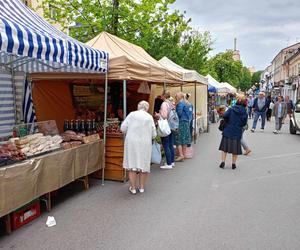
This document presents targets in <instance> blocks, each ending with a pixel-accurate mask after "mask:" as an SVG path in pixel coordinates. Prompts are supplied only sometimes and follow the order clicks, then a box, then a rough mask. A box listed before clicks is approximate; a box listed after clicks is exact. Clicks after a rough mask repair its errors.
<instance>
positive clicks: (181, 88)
mask: <svg viewBox="0 0 300 250" xmlns="http://www.w3.org/2000/svg"><path fill="white" fill-rule="evenodd" d="M180 91H181V92H182V84H180Z"/></svg>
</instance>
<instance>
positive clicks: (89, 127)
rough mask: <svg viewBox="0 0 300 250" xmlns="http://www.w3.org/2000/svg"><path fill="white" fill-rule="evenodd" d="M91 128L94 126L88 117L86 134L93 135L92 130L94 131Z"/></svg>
mask: <svg viewBox="0 0 300 250" xmlns="http://www.w3.org/2000/svg"><path fill="white" fill-rule="evenodd" d="M91 130H92V127H91V120H90V119H88V120H87V121H86V128H85V134H86V135H91V132H92V131H91Z"/></svg>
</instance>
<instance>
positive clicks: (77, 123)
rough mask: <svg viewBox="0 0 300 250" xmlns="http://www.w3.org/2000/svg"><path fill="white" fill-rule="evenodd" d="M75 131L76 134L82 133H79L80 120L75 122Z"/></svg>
mask: <svg viewBox="0 0 300 250" xmlns="http://www.w3.org/2000/svg"><path fill="white" fill-rule="evenodd" d="M74 131H75V132H76V133H79V132H80V131H79V120H75V126H74Z"/></svg>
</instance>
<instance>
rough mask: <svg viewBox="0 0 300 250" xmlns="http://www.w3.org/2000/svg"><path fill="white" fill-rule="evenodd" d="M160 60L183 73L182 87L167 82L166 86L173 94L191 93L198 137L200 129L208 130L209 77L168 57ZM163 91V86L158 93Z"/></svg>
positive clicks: (168, 66)
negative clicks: (169, 84)
mask: <svg viewBox="0 0 300 250" xmlns="http://www.w3.org/2000/svg"><path fill="white" fill-rule="evenodd" d="M159 62H160V63H161V64H163V65H164V66H166V67H167V68H169V69H171V70H174V71H177V72H180V73H182V76H183V81H184V83H183V84H182V85H181V86H180V87H178V86H177V87H176V86H168V85H167V84H166V85H165V87H166V88H167V89H169V90H170V91H171V93H172V96H174V95H175V94H176V92H179V91H183V92H184V93H190V94H191V97H190V98H191V99H190V101H191V103H192V104H193V106H194V112H195V114H194V116H195V117H196V119H195V120H194V128H195V132H196V133H195V138H196V135H197V134H198V133H199V131H202V132H203V131H206V130H207V87H208V86H207V79H206V78H205V77H204V76H202V75H200V74H199V73H198V72H196V71H195V70H188V69H184V68H183V67H181V66H179V65H178V64H176V63H174V62H173V61H171V60H170V59H169V58H167V57H163V58H162V59H161V60H159ZM161 93H162V88H157V90H156V94H157V95H160V94H161Z"/></svg>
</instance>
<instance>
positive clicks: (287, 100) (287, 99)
mask: <svg viewBox="0 0 300 250" xmlns="http://www.w3.org/2000/svg"><path fill="white" fill-rule="evenodd" d="M285 103H286V106H287V114H288V116H289V118H290V119H291V118H292V115H293V110H294V104H293V101H292V100H290V97H289V96H288V95H287V96H286V97H285Z"/></svg>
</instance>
